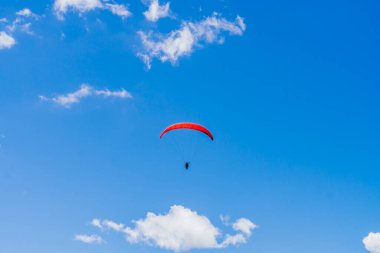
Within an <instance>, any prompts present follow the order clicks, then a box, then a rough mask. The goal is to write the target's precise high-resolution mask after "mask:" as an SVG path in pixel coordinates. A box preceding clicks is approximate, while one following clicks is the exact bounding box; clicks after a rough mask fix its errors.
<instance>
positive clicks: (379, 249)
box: [363, 232, 380, 253]
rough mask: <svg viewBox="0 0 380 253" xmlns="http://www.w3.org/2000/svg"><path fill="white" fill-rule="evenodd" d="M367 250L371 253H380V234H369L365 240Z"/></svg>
mask: <svg viewBox="0 0 380 253" xmlns="http://www.w3.org/2000/svg"><path fill="white" fill-rule="evenodd" d="M363 243H364V246H365V248H366V249H367V250H368V251H369V252H371V253H380V233H372V232H371V233H369V234H368V235H367V236H366V237H364V238H363Z"/></svg>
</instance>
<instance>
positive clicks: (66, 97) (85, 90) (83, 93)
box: [39, 84, 132, 108]
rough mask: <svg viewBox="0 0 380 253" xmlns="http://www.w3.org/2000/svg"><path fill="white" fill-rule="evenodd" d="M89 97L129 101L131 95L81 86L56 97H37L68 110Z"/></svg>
mask: <svg viewBox="0 0 380 253" xmlns="http://www.w3.org/2000/svg"><path fill="white" fill-rule="evenodd" d="M91 96H102V97H104V98H110V97H115V98H120V99H131V98H132V95H131V93H129V92H128V91H126V90H125V89H120V90H117V91H110V90H108V89H103V90H102V89H100V90H97V89H94V88H93V87H92V86H90V85H88V84H82V85H81V86H80V87H79V89H78V90H76V91H74V92H71V93H67V94H63V95H56V96H53V97H50V98H49V97H46V96H39V98H40V100H41V101H51V102H53V103H55V104H57V105H60V106H63V107H66V108H70V107H71V105H73V104H77V103H79V102H80V101H81V100H82V99H84V98H86V97H91Z"/></svg>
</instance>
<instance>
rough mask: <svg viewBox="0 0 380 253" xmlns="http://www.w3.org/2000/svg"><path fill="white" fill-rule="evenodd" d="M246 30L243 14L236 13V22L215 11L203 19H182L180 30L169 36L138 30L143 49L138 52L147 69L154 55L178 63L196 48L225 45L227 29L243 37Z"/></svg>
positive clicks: (161, 59)
mask: <svg viewBox="0 0 380 253" xmlns="http://www.w3.org/2000/svg"><path fill="white" fill-rule="evenodd" d="M245 29H246V25H245V23H244V21H243V19H242V18H241V17H240V16H237V17H236V20H235V21H234V22H230V21H228V20H226V19H225V18H222V17H220V15H219V14H217V13H214V14H213V15H212V16H211V17H207V18H205V19H204V20H202V21H200V22H196V23H193V22H183V23H182V26H181V28H180V29H178V30H174V31H172V32H170V33H169V34H168V35H161V34H153V33H151V32H150V33H146V32H143V31H140V32H138V34H139V35H140V39H141V42H142V45H143V50H142V52H139V53H138V54H137V55H138V56H139V57H140V58H141V59H142V60H143V61H144V63H145V64H146V66H147V67H148V68H150V66H151V62H152V60H153V58H158V59H159V60H160V61H161V62H166V61H169V62H171V63H172V64H175V63H176V62H177V61H178V59H179V58H180V57H183V56H188V55H190V54H191V53H192V52H193V50H194V49H195V48H198V47H202V46H203V45H205V44H211V43H219V44H223V42H224V37H223V33H224V32H228V33H229V34H231V35H240V36H241V35H243V33H244V31H245Z"/></svg>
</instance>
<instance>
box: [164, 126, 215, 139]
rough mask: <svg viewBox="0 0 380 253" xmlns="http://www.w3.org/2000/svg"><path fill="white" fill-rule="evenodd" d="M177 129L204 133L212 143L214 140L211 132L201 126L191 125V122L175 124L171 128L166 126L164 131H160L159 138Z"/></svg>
mask: <svg viewBox="0 0 380 253" xmlns="http://www.w3.org/2000/svg"><path fill="white" fill-rule="evenodd" d="M177 129H190V130H195V131H199V132H202V133H204V134H205V135H207V136H208V137H210V139H211V140H212V141H213V140H214V137H213V136H212V134H211V132H210V131H209V130H208V129H207V128H205V127H204V126H202V125H199V124H196V123H191V122H180V123H175V124H173V125H171V126H168V127H167V128H165V130H164V131H162V133H161V135H160V138H162V137H163V136H164V135H165V134H166V133H167V132H170V131H173V130H177Z"/></svg>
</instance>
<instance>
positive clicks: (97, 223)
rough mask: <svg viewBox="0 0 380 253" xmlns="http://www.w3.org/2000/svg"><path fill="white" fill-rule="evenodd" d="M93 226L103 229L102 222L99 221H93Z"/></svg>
mask: <svg viewBox="0 0 380 253" xmlns="http://www.w3.org/2000/svg"><path fill="white" fill-rule="evenodd" d="M91 225H92V226H94V227H97V228H100V229H102V228H103V226H102V224H101V221H100V220H99V219H93V220H92V221H91Z"/></svg>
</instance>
